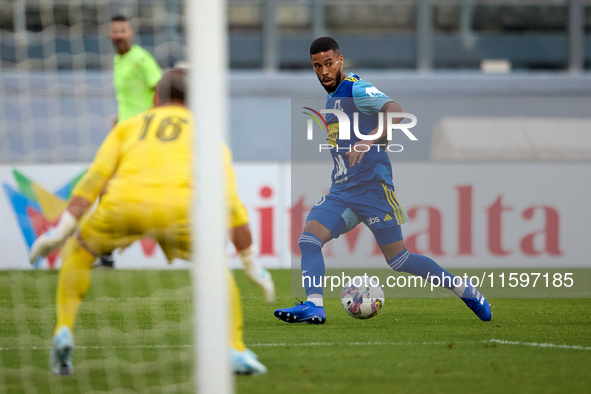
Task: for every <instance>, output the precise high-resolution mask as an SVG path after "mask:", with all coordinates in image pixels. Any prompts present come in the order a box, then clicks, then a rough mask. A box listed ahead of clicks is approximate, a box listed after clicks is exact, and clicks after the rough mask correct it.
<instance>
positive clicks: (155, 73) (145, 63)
mask: <svg viewBox="0 0 591 394" xmlns="http://www.w3.org/2000/svg"><path fill="white" fill-rule="evenodd" d="M141 70H142V74H143V75H144V81H145V82H146V86H148V87H149V88H150V89H154V88H156V84H158V81H160V78H162V69H161V68H160V66H159V65H158V62H157V61H156V59H154V57H152V55H150V54H149V53H148V52H146V56H144V57H143V59H142V62H141Z"/></svg>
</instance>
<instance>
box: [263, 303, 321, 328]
mask: <svg viewBox="0 0 591 394" xmlns="http://www.w3.org/2000/svg"><path fill="white" fill-rule="evenodd" d="M274 314H275V317H276V318H278V319H279V320H283V321H284V322H287V323H308V324H324V322H325V321H326V313H325V312H324V307H322V306H316V305H315V304H314V303H313V302H311V301H306V302H302V301H300V303H299V304H297V303H296V304H295V306H292V307H291V308H282V309H277V310H275V312H274Z"/></svg>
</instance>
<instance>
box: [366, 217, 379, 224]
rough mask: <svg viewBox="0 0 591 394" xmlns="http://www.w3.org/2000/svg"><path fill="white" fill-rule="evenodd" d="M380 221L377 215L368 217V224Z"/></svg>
mask: <svg viewBox="0 0 591 394" xmlns="http://www.w3.org/2000/svg"><path fill="white" fill-rule="evenodd" d="M379 221H380V218H379V217H377V216H376V217H374V218H369V219H367V225H368V226H372V225H374V224H376V223H378V222H379Z"/></svg>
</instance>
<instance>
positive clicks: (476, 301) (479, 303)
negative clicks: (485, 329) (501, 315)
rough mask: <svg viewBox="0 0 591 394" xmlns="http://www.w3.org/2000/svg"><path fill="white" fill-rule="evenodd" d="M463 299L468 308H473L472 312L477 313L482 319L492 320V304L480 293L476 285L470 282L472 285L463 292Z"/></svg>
mask: <svg viewBox="0 0 591 394" xmlns="http://www.w3.org/2000/svg"><path fill="white" fill-rule="evenodd" d="M461 298H462V301H464V303H465V304H466V305H468V308H470V309H472V312H474V313H475V314H476V316H478V317H479V318H480V320H482V321H490V319H491V318H492V312H491V311H490V304H489V303H488V300H487V299H486V298H485V297H484V296H483V295H482V294H480V292H479V291H478V289H477V288H476V286H474V285H472V282H470V287H466V289H465V290H464V294H462V297H461Z"/></svg>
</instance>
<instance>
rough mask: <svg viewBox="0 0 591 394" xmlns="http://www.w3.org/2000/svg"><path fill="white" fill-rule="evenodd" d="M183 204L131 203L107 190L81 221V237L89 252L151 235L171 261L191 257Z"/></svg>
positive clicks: (99, 253) (103, 250)
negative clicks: (94, 207) (93, 208)
mask: <svg viewBox="0 0 591 394" xmlns="http://www.w3.org/2000/svg"><path fill="white" fill-rule="evenodd" d="M181 205H183V204H179V205H170V204H155V203H147V202H146V203H142V202H140V203H137V202H136V203H131V202H125V201H124V200H121V199H118V198H116V196H111V195H109V193H106V194H105V195H103V197H102V198H101V200H100V202H99V204H98V207H97V208H96V209H95V210H94V211H92V212H91V213H90V215H89V216H88V218H87V219H86V220H85V221H84V223H83V224H82V227H81V229H80V237H81V239H82V241H83V242H84V243H85V244H86V247H87V248H88V249H89V251H90V252H92V253H94V254H96V255H101V254H105V253H108V252H111V251H113V250H115V249H117V248H125V247H127V246H129V245H131V244H132V243H133V242H134V241H137V240H138V239H141V238H144V237H148V238H152V239H154V240H155V241H157V242H158V244H159V245H160V247H161V248H162V250H163V251H164V254H165V255H166V257H167V258H168V260H169V261H172V260H173V259H175V258H181V259H186V260H188V259H190V243H191V231H190V221H189V219H188V209H186V208H183V207H182V206H181Z"/></svg>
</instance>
